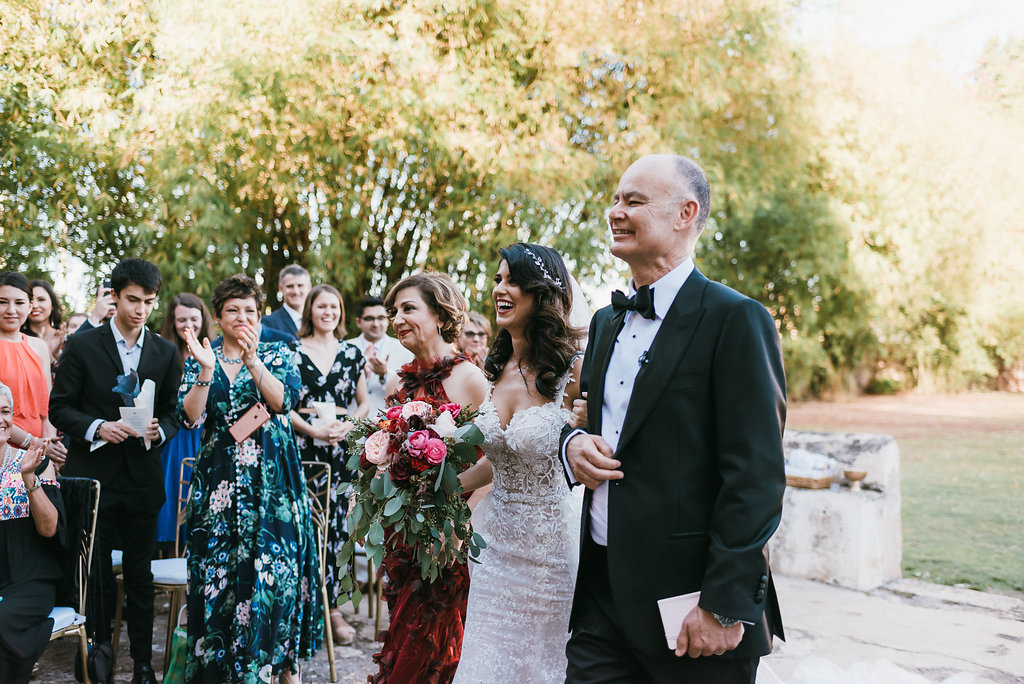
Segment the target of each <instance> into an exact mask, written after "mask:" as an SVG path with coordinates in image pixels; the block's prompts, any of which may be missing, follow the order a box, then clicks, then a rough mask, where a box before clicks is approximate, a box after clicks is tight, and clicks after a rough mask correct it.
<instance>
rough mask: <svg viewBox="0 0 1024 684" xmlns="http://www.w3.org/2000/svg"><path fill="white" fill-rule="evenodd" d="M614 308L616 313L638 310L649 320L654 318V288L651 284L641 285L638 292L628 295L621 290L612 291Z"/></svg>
mask: <svg viewBox="0 0 1024 684" xmlns="http://www.w3.org/2000/svg"><path fill="white" fill-rule="evenodd" d="M612 309H614V311H615V313H621V312H623V311H636V312H637V313H638V314H640V315H641V316H643V317H644V318H646V319H647V320H649V321H653V320H654V288H652V287H651V286H650V285H641V286H640V287H639V288H638V289H637V291H636V294H635V295H634V296H632V297H627V296H626V295H624V294H622V292H620V291H619V290H616V291H615V292H612Z"/></svg>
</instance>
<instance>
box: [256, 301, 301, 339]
mask: <svg viewBox="0 0 1024 684" xmlns="http://www.w3.org/2000/svg"><path fill="white" fill-rule="evenodd" d="M260 325H262V326H263V328H264V329H266V328H273V329H274V330H280V331H281V332H283V333H287V335H288V337H287V338H283V339H285V340H294V339H295V338H296V337H298V335H299V329H298V328H296V327H295V321H293V320H292V317H291V315H290V314H289V313H288V312H287V311H285V310H284V307H283V306H282V307H281V308H280V309H277V310H276V311H274V312H273V313H272V314H270V315H269V316H264V317H263V318H261V319H260ZM261 338H262V335H261ZM279 339H281V338H279ZM265 341H267V342H276V341H277V339H273V340H265Z"/></svg>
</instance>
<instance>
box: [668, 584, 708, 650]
mask: <svg viewBox="0 0 1024 684" xmlns="http://www.w3.org/2000/svg"><path fill="white" fill-rule="evenodd" d="M698 601H700V592H699V591H693V592H690V593H689V594H680V595H679V596H670V597H669V598H663V599H661V600H659V601H658V612H660V613H661V624H662V625H663V626H664V627H665V640H666V641H667V642H668V647H669V648H670V649H671V650H673V651H674V650H676V640H677V639H678V638H679V630H681V629H682V628H683V620H685V619H686V616H687V615H689V614H690V611H691V610H693V609H694V608H696V606H697V602H698Z"/></svg>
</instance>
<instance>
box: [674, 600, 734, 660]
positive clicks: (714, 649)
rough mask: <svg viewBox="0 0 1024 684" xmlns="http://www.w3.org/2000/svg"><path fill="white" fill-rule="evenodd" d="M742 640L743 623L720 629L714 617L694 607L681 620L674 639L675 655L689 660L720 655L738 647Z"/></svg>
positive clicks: (720, 626)
mask: <svg viewBox="0 0 1024 684" xmlns="http://www.w3.org/2000/svg"><path fill="white" fill-rule="evenodd" d="M742 640H743V623H742V622H737V623H736V624H735V625H732V626H731V627H722V625H721V624H719V622H718V620H717V619H716V618H715V616H714V615H712V614H711V613H709V612H708V611H706V610H704V609H703V608H701V607H700V606H695V607H694V609H693V610H691V611H690V614H689V615H687V616H686V619H685V620H683V626H682V628H681V629H680V630H679V636H678V637H676V655H677V656H680V657H681V656H683V655H684V654H686V655H688V656H690V657H691V658H699V657H700V656H711V655H722V654H723V653H725V652H726V651H731V650H733V649H734V648H736V647H737V646H739V645H740V641H742Z"/></svg>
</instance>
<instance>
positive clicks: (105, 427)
mask: <svg viewBox="0 0 1024 684" xmlns="http://www.w3.org/2000/svg"><path fill="white" fill-rule="evenodd" d="M96 436H97V437H99V438H100V439H102V440H103V441H104V442H110V443H111V444H120V443H121V442H123V441H124V440H126V439H128V438H129V437H138V436H139V435H138V433H137V432H135V430H132V429H131V428H130V427H128V426H127V425H125V424H124V423H119V422H114V421H110V420H108V421H106V422H105V423H100V426H99V427H98V428H96ZM158 437H159V435H158Z"/></svg>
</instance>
